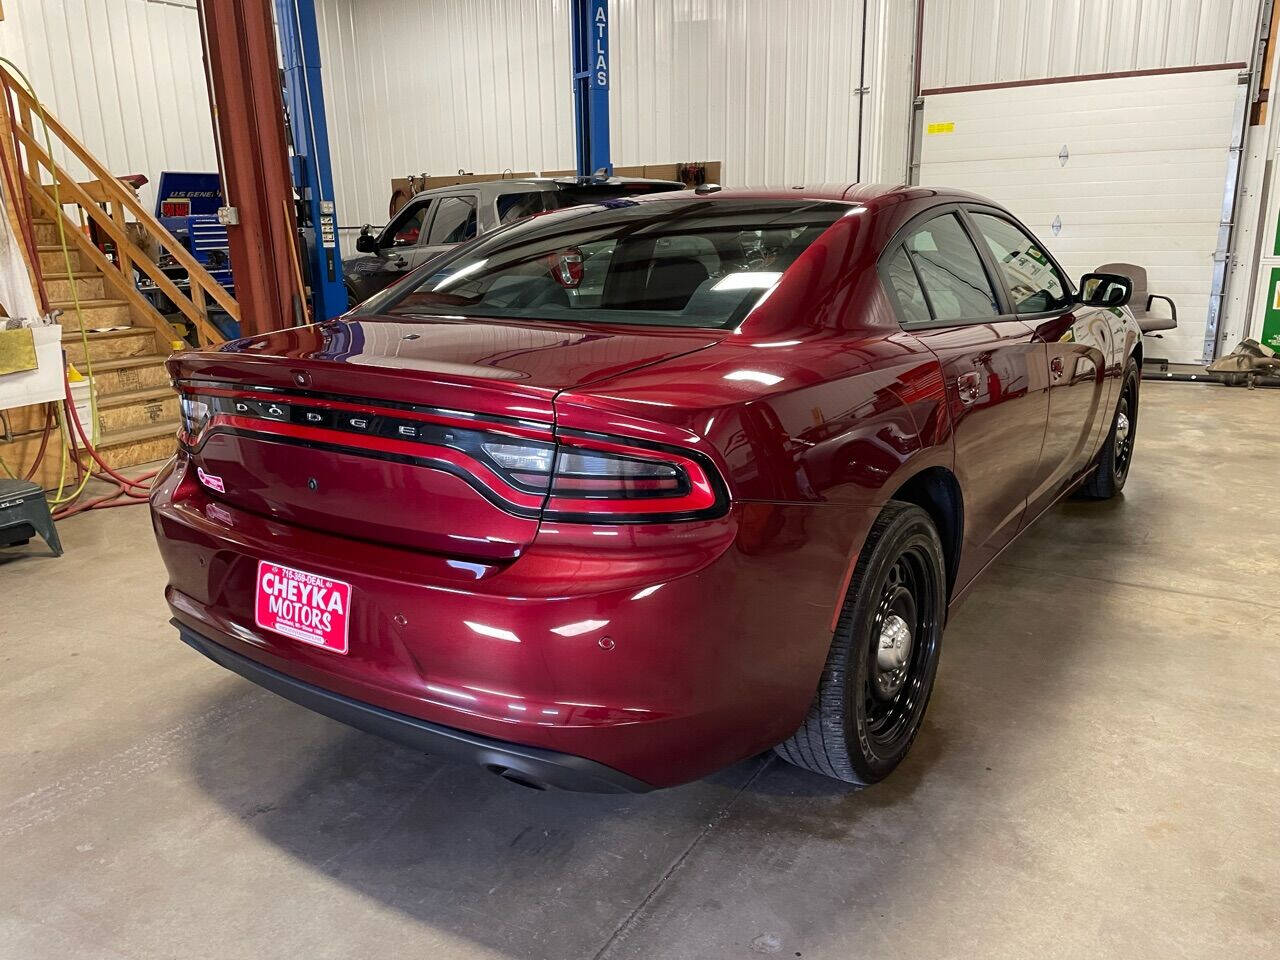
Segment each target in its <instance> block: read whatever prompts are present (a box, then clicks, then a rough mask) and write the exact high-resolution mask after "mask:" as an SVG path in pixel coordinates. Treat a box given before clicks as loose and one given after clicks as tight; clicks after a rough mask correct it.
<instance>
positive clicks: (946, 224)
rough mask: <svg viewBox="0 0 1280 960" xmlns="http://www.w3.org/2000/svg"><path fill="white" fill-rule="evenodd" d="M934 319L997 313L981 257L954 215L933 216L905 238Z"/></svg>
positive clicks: (981, 317)
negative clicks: (931, 306)
mask: <svg viewBox="0 0 1280 960" xmlns="http://www.w3.org/2000/svg"><path fill="white" fill-rule="evenodd" d="M904 246H906V248H907V250H908V251H909V252H910V254H911V259H912V261H913V262H914V263H915V266H916V270H917V271H918V272H919V274H920V279H921V281H922V282H923V283H924V289H925V292H926V293H928V295H929V303H931V304H932V305H933V313H934V318H935V319H937V320H982V319H986V318H988V317H994V316H996V315H997V314H998V313H999V309H998V308H997V306H996V295H995V291H994V290H992V289H991V282H990V281H989V280H988V279H987V272H986V270H984V269H983V267H982V258H981V257H979V256H978V250H977V248H976V247H975V246H974V245H973V241H971V240H970V239H969V235H968V234H967V233H966V232H965V230H964V227H962V226H961V225H960V221H959V220H958V219H956V216H955V214H951V213H948V214H945V215H943V216H941V217H935V218H934V219H932V220H930V221H929V222H927V223H926V224H925V225H924V226H923V227H920V228H919V229H918V230H916V231H915V232H914V233H912V234H911V235H910V236H908V237H907V239H906V242H905V244H904Z"/></svg>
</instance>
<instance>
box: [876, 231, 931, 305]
mask: <svg viewBox="0 0 1280 960" xmlns="http://www.w3.org/2000/svg"><path fill="white" fill-rule="evenodd" d="M884 275H885V277H886V278H887V279H888V281H889V289H890V291H891V292H892V294H893V298H894V300H896V301H897V304H898V311H899V313H900V315H901V317H902V322H903V323H907V324H914V323H927V322H928V321H929V320H930V319H932V318H931V317H930V316H929V304H927V303H926V302H925V299H924V290H923V289H921V287H920V278H919V277H917V276H916V270H915V267H913V266H911V258H910V257H909V256H908V255H907V251H906V250H905V249H903V248H902V247H898V248H897V249H896V250H894V251H893V253H892V254H890V255H889V256H888V258H886V260H885V262H884Z"/></svg>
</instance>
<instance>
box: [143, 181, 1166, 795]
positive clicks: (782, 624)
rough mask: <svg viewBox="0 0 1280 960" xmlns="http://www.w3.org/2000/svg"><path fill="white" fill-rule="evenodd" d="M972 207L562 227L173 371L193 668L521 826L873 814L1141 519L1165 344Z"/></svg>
mask: <svg viewBox="0 0 1280 960" xmlns="http://www.w3.org/2000/svg"><path fill="white" fill-rule="evenodd" d="M1130 292H1131V287H1130V285H1129V281H1128V280H1126V279H1125V278H1123V277H1118V276H1113V275H1106V274H1089V275H1086V277H1085V278H1084V279H1083V281H1082V282H1081V288H1080V290H1079V291H1077V289H1076V288H1075V286H1074V285H1073V284H1072V282H1071V281H1070V280H1069V279H1068V278H1067V276H1066V275H1065V274H1064V273H1063V272H1062V270H1061V269H1060V268H1059V267H1058V265H1057V264H1056V263H1055V262H1054V259H1053V257H1052V256H1051V255H1050V254H1049V253H1048V251H1047V250H1046V249H1045V248H1044V246H1043V245H1042V244H1041V243H1040V242H1039V241H1037V240H1036V239H1035V237H1033V236H1032V235H1031V234H1030V233H1029V232H1028V231H1027V230H1026V228H1025V227H1023V226H1022V225H1021V224H1020V223H1019V222H1018V221H1017V220H1016V219H1014V218H1013V217H1012V216H1010V215H1009V213H1008V212H1007V211H1005V210H1003V209H1001V208H1000V207H998V206H996V205H994V204H992V203H990V202H989V201H986V200H983V199H981V198H979V197H974V196H968V195H963V194H958V193H953V192H948V191H939V190H932V189H921V188H884V187H874V186H852V187H848V188H845V187H836V188H819V189H813V190H807V189H797V190H787V191H783V192H760V193H755V192H751V193H748V192H731V191H722V192H716V191H714V190H707V189H706V188H701V189H700V190H699V191H697V192H691V193H676V194H660V195H656V196H653V197H651V198H639V199H619V200H612V201H606V202H602V203H599V204H596V205H592V206H588V207H576V208H573V209H569V210H564V211H560V212H555V213H548V214H544V215H542V216H538V217H535V218H533V219H531V220H527V221H524V222H522V223H519V224H516V225H513V226H511V227H508V228H505V229H502V230H499V231H496V232H494V233H490V234H488V235H486V236H483V237H481V238H479V239H477V240H475V241H473V242H471V243H468V244H465V245H463V246H461V247H459V248H457V249H456V250H455V251H454V252H452V253H451V254H449V255H447V256H446V257H444V258H442V259H438V260H435V261H432V262H430V263H427V264H424V265H423V267H421V268H420V269H419V270H417V271H415V272H413V273H411V274H409V275H407V276H406V277H405V278H404V279H403V280H402V281H401V282H399V283H398V284H396V285H395V286H393V287H390V288H389V289H387V290H385V291H383V292H382V293H381V294H378V295H377V296H376V297H374V298H373V299H372V300H370V301H368V302H367V303H366V304H364V305H363V306H362V307H360V308H359V309H357V310H356V311H353V312H352V313H349V314H347V315H346V316H345V317H343V318H341V319H339V320H335V321H332V322H329V323H322V324H318V325H316V326H310V327H301V328H297V329H293V330H285V331H281V332H279V333H275V334H271V335H269V336H261V337H254V338H247V339H242V340H239V341H236V342H233V343H229V344H227V345H226V346H224V347H223V348H222V349H221V350H218V351H213V352H195V353H186V354H182V355H179V356H175V357H174V358H173V359H171V360H170V361H169V368H170V371H171V373H172V375H173V378H174V380H175V382H176V384H177V387H178V390H179V391H180V392H181V395H182V408H183V431H182V434H181V437H180V451H179V453H178V455H177V457H176V458H175V459H174V460H173V462H172V463H171V464H170V465H169V466H168V467H167V468H166V470H165V472H164V474H163V476H162V477H161V482H159V483H157V485H156V489H155V492H154V494H153V496H152V513H153V519H154V525H155V531H156V535H157V537H158V539H159V542H160V550H161V552H162V554H163V556H164V561H165V564H166V566H167V568H168V575H169V586H168V589H167V592H166V595H167V598H168V601H169V605H170V607H171V608H172V611H173V617H174V623H175V625H176V626H177V628H178V630H179V631H180V632H181V635H182V638H183V639H184V640H185V641H186V642H187V643H189V644H190V645H192V646H193V647H195V648H196V649H197V650H199V651H201V652H202V653H204V654H206V655H208V656H209V657H211V658H212V659H213V660H215V661H217V662H218V663H220V664H222V665H223V666H225V667H228V668H230V669H231V670H234V671H236V672H237V673H240V674H242V675H243V676H245V677H248V678H249V679H251V680H253V681H255V682H256V683H259V684H261V685H263V686H265V687H267V688H269V689H271V690H274V691H275V692H277V693H279V694H281V695H283V696H285V697H288V698H289V699H291V700H294V701H296V702H298V703H300V704H303V705H305V706H307V707H310V708H312V709H314V710H318V711H319V712H321V713H324V714H327V715H328V716H331V717H334V718H337V719H339V720H343V721H346V722H348V723H350V724H353V725H355V726H357V727H361V728H363V729H366V730H371V731H374V732H377V733H380V734H382V735H384V736H387V737H390V738H393V739H396V740H399V741H401V742H404V743H408V744H411V745H413V746H414V747H416V748H420V749H422V750H424V751H428V752H431V753H436V754H441V755H448V756H455V757H463V758H468V759H471V760H474V761H476V762H479V763H481V764H483V765H484V766H486V767H487V768H489V769H490V770H492V771H494V772H496V773H498V774H500V775H502V776H504V777H506V778H508V779H510V780H513V781H516V782H518V783H523V784H526V785H530V786H537V787H542V786H548V785H551V786H560V787H566V788H570V789H580V790H601V791H639V790H645V789H649V788H652V787H664V786H669V785H672V784H677V783H681V782H683V781H687V780H690V779H693V778H696V777H700V776H702V775H704V774H706V773H709V772H711V771H713V770H715V769H717V768H719V767H723V766H725V765H726V764H730V763H733V762H735V761H737V760H740V759H742V758H744V757H748V756H750V755H752V754H755V753H757V752H759V751H761V750H765V749H768V748H770V747H772V748H774V749H776V750H777V751H778V752H779V753H780V754H781V755H782V756H783V757H785V758H786V759H788V760H790V761H791V762H793V763H796V764H799V765H800V766H803V767H807V768H809V769H810V770H814V771H817V772H819V773H822V774H826V775H827V776H829V777H836V778H839V779H841V780H846V781H849V782H851V783H860V784H867V783H872V782H874V781H876V780H879V779H881V778H882V777H884V776H885V775H886V774H888V773H889V772H890V771H891V770H892V769H893V768H894V767H895V766H896V765H897V764H898V763H899V761H901V760H902V758H903V757H904V756H905V754H906V752H907V750H908V749H909V747H910V745H911V742H912V740H913V739H914V738H915V736H916V733H917V732H918V731H919V730H920V727H921V721H922V718H923V715H924V711H925V706H926V704H927V703H928V700H929V694H930V690H931V689H932V686H933V681H934V674H935V671H936V669H937V664H938V655H939V653H940V651H941V644H942V632H943V626H944V624H945V623H946V620H947V615H948V613H949V611H951V610H953V609H954V608H955V606H956V604H957V603H959V602H960V600H961V598H962V597H963V596H964V595H965V593H966V591H968V590H969V588H970V587H971V586H972V585H973V583H974V580H975V579H976V578H977V576H978V574H979V573H981V572H982V570H983V568H985V567H986V566H987V565H988V564H990V563H991V561H992V560H993V559H994V558H995V557H996V556H997V555H998V554H999V553H1000V551H1001V550H1003V549H1004V548H1005V547H1007V546H1008V545H1009V543H1010V542H1011V541H1012V540H1013V539H1014V538H1015V537H1016V536H1017V535H1018V533H1019V532H1020V531H1021V530H1024V529H1026V528H1027V527H1028V526H1029V525H1030V524H1031V523H1032V522H1034V521H1035V519H1036V518H1037V517H1039V516H1040V515H1041V514H1042V513H1044V512H1045V510H1047V509H1048V508H1049V507H1050V506H1051V505H1052V504H1053V503H1054V502H1055V501H1056V500H1058V499H1059V498H1060V497H1063V496H1065V495H1066V494H1068V493H1071V492H1072V491H1077V490H1078V491H1081V492H1083V493H1084V494H1085V495H1087V496H1090V497H1095V498H1104V497H1109V496H1112V495H1113V494H1115V493H1116V492H1117V491H1118V490H1119V489H1120V488H1121V487H1122V486H1123V484H1124V481H1125V475H1126V473H1127V471H1128V468H1129V461H1130V457H1131V453H1132V449H1133V440H1134V428H1135V424H1136V420H1137V412H1138V406H1137V404H1138V384H1139V376H1138V369H1139V363H1140V362H1141V352H1142V342H1141V337H1140V334H1139V331H1138V328H1137V326H1136V324H1135V322H1134V320H1133V318H1132V316H1131V315H1130V313H1129V311H1128V310H1126V309H1125V306H1124V305H1125V303H1126V302H1127V300H1128V297H1129V294H1130Z"/></svg>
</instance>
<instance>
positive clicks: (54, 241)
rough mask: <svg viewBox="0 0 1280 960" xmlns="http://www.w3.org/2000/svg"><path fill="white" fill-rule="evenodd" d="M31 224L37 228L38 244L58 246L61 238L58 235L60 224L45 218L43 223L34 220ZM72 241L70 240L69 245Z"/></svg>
mask: <svg viewBox="0 0 1280 960" xmlns="http://www.w3.org/2000/svg"><path fill="white" fill-rule="evenodd" d="M31 225H32V226H33V227H34V228H35V235H36V245H37V246H44V247H58V248H59V249H61V247H60V246H59V243H60V238H59V236H58V225H57V224H56V223H54V222H53V221H52V220H45V221H44V222H43V223H42V222H40V221H39V220H33V221H32V222H31ZM69 245H70V241H68V246H69Z"/></svg>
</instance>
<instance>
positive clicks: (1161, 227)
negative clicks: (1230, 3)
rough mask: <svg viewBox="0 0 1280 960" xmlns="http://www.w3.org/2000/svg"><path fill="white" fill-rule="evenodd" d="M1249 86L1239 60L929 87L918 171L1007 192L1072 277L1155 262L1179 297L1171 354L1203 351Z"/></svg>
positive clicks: (930, 181)
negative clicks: (965, 87) (966, 87)
mask: <svg viewBox="0 0 1280 960" xmlns="http://www.w3.org/2000/svg"><path fill="white" fill-rule="evenodd" d="M1239 95H1240V85H1239V84H1238V82H1237V72H1236V71H1235V70H1232V69H1225V70H1212V71H1201V72H1197V73H1182V74H1157V75H1145V76H1129V77H1113V78H1108V79H1102V80H1076V81H1070V82H1060V83H1051V84H1040V85H1032V86H1024V87H1004V88H996V89H987V90H972V91H959V92H955V93H947V92H940V91H934V92H930V93H926V95H925V105H924V124H925V135H924V136H923V137H922V138H921V157H920V161H921V163H920V182H921V183H922V184H925V185H937V186H949V187H957V188H960V189H964V190H971V191H973V192H975V193H979V194H982V195H985V196H989V197H991V198H992V199H994V200H996V201H998V202H1000V203H1003V204H1004V205H1006V206H1008V207H1009V208H1010V209H1011V210H1012V211H1013V212H1014V213H1015V214H1017V215H1018V216H1019V217H1020V218H1021V219H1023V220H1024V221H1025V222H1026V223H1027V225H1028V226H1030V227H1031V228H1032V229H1033V230H1034V231H1036V233H1038V234H1039V235H1040V236H1041V237H1042V239H1043V240H1044V242H1045V243H1046V245H1048V247H1049V248H1050V249H1051V250H1052V251H1053V252H1054V253H1055V255H1056V256H1057V257H1058V259H1059V260H1061V261H1062V264H1063V266H1064V267H1065V268H1066V269H1067V270H1068V272H1070V273H1072V274H1073V275H1075V276H1076V277H1079V276H1080V274H1082V273H1085V272H1087V271H1089V270H1092V269H1094V268H1096V267H1097V266H1098V265H1099V264H1102V263H1108V262H1113V261H1119V262H1126V263H1135V264H1138V265H1140V266H1142V267H1145V268H1146V270H1147V274H1148V279H1149V285H1150V288H1151V289H1152V290H1154V291H1156V292H1160V293H1164V294H1167V295H1169V296H1171V297H1174V298H1175V300H1176V302H1177V304H1178V315H1179V323H1180V329H1179V330H1178V331H1177V333H1176V335H1174V336H1168V337H1166V338H1165V340H1163V341H1161V343H1160V351H1161V353H1162V355H1167V356H1168V357H1169V358H1170V359H1172V360H1175V361H1181V362H1197V361H1199V360H1200V357H1201V353H1202V348H1203V343H1204V330H1205V323H1206V319H1207V317H1208V312H1209V304H1210V292H1211V289H1212V281H1213V257H1214V253H1215V251H1216V249H1217V246H1218V232H1219V229H1218V228H1219V220H1220V219H1221V216H1222V206H1223V197H1224V194H1225V190H1226V176H1227V171H1228V149H1229V146H1230V142H1231V136H1232V130H1233V123H1234V120H1233V118H1234V114H1235V108H1236V102H1237V98H1238V96H1239ZM930 129H933V130H934V131H935V132H934V133H929V132H928V131H929V130H930ZM1064 146H1065V147H1066V157H1065V163H1064V162H1063V159H1062V158H1061V157H1060V156H1059V154H1060V151H1062V148H1063V147H1064ZM1055 224H1056V225H1057V226H1058V232H1057V234H1056V235H1055V233H1054V229H1053V226H1054V225H1055Z"/></svg>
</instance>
